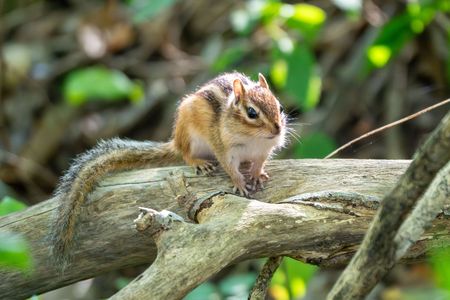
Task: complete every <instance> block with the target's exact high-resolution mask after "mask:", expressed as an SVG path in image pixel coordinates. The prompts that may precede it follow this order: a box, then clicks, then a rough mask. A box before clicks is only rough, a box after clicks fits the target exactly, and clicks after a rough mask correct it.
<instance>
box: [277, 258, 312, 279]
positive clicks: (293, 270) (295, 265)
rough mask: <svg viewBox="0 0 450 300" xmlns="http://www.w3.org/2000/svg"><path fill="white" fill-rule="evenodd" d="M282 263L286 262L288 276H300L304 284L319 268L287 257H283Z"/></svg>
mask: <svg viewBox="0 0 450 300" xmlns="http://www.w3.org/2000/svg"><path fill="white" fill-rule="evenodd" d="M283 263H284V264H286V269H287V271H288V273H289V274H288V276H289V278H301V279H302V280H303V282H304V284H306V283H308V282H309V280H310V279H311V277H312V276H313V275H314V273H316V271H317V270H318V269H319V268H318V267H317V266H314V265H310V264H306V263H303V262H301V261H298V260H295V259H292V258H289V257H285V258H284V259H283Z"/></svg>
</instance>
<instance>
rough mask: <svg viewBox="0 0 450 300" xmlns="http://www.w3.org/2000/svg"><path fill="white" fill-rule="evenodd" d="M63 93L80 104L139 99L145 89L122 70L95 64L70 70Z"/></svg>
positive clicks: (69, 99)
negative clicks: (94, 101)
mask: <svg viewBox="0 0 450 300" xmlns="http://www.w3.org/2000/svg"><path fill="white" fill-rule="evenodd" d="M63 94H64V98H65V100H66V101H67V102H69V103H70V104H72V105H75V106H78V105H81V104H83V103H85V102H87V101H91V100H104V101H117V100H122V99H127V98H128V99H130V100H132V101H139V100H141V99H142V97H143V95H144V91H143V88H142V86H141V85H140V84H138V83H136V82H133V81H131V80H130V79H129V78H128V77H127V76H126V75H125V74H123V73H122V72H120V71H117V70H109V69H107V68H105V67H102V66H94V67H87V68H84V69H79V70H75V71H72V72H70V73H69V74H68V75H67V77H66V78H65V79H64V83H63Z"/></svg>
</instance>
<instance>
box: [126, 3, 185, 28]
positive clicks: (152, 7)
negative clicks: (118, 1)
mask: <svg viewBox="0 0 450 300" xmlns="http://www.w3.org/2000/svg"><path fill="white" fill-rule="evenodd" d="M177 1H178V0H158V1H149V0H128V1H127V2H128V5H129V6H130V8H131V11H132V13H133V21H134V22H137V23H139V22H143V21H148V20H151V19H152V18H154V17H156V16H157V15H158V14H160V13H161V12H162V11H164V10H165V9H167V8H169V7H170V6H172V5H173V4H175V3H176V2H177Z"/></svg>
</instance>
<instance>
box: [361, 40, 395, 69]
mask: <svg viewBox="0 0 450 300" xmlns="http://www.w3.org/2000/svg"><path fill="white" fill-rule="evenodd" d="M391 55H392V50H391V48H389V47H388V46H385V45H374V46H371V47H370V48H369V49H368V50H367V57H368V58H369V61H370V62H371V63H372V64H373V65H374V66H375V67H377V68H381V67H384V66H385V65H386V64H387V62H388V61H389V59H390V58H391Z"/></svg>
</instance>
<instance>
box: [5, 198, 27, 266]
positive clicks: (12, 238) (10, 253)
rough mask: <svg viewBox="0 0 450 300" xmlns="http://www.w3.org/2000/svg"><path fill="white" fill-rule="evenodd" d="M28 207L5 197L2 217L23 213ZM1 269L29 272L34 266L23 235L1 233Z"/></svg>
mask: <svg viewBox="0 0 450 300" xmlns="http://www.w3.org/2000/svg"><path fill="white" fill-rule="evenodd" d="M26 207H27V206H26V205H25V204H23V203H22V202H20V201H18V200H16V199H14V198H12V197H9V196H5V197H3V199H2V200H1V201H0V216H5V215H7V214H10V213H13V212H17V211H21V210H23V209H25V208H26ZM0 241H1V242H0V268H14V269H19V270H21V271H29V270H30V268H31V266H32V261H31V255H30V251H29V247H28V243H27V241H26V240H25V238H24V237H23V236H22V235H19V234H16V233H12V232H7V231H2V232H0Z"/></svg>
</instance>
